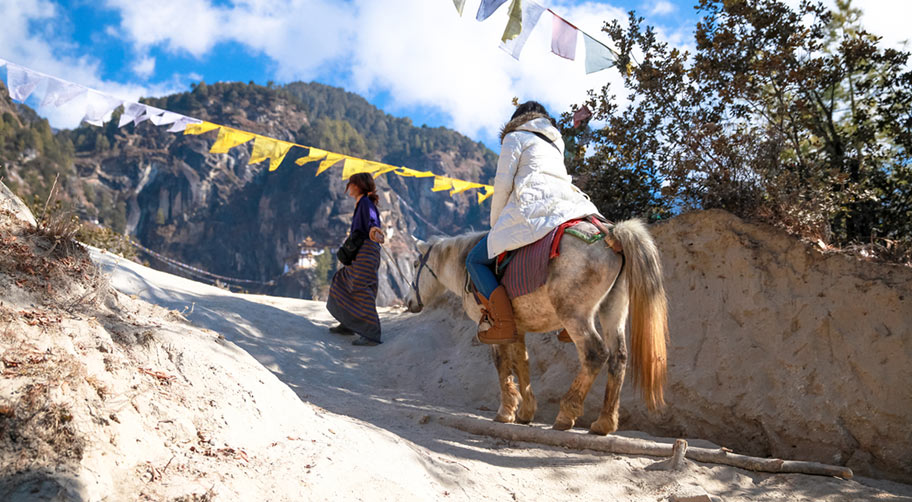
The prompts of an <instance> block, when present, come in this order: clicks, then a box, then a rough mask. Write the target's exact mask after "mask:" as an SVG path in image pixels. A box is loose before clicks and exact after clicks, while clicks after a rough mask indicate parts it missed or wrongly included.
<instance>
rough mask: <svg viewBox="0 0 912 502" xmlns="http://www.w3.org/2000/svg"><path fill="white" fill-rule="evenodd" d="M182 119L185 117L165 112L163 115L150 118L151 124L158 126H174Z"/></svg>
mask: <svg viewBox="0 0 912 502" xmlns="http://www.w3.org/2000/svg"><path fill="white" fill-rule="evenodd" d="M182 117H184V116H183V115H181V114H180V113H174V112H169V111H163V112H162V114H161V115H157V114H156V115H153V116H151V117H149V122H152V123H153V124H154V125H157V126H161V125H168V124H173V123H175V122H177V121H178V120H180V119H181V118H182Z"/></svg>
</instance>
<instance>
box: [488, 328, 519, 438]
mask: <svg viewBox="0 0 912 502" xmlns="http://www.w3.org/2000/svg"><path fill="white" fill-rule="evenodd" d="M513 345H516V344H508V345H492V346H491V349H492V351H493V353H494V366H496V367H497V379H498V381H499V382H500V408H498V410H497V416H496V417H494V421H495V422H503V423H508V424H509V423H513V421H514V420H515V418H516V408H517V406H518V405H519V391H517V390H516V385H515V384H514V383H513V372H512V367H513V364H512V362H511V358H510V353H509V351H510V349H509V347H511V346H513Z"/></svg>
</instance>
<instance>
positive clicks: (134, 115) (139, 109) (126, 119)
mask: <svg viewBox="0 0 912 502" xmlns="http://www.w3.org/2000/svg"><path fill="white" fill-rule="evenodd" d="M145 113H146V107H145V105H141V104H139V103H124V111H123V113H122V114H121V115H120V122H118V124H117V127H123V126H125V125H127V124H129V123H130V122H133V123H134V125H136V124H139V122H137V121H136V120H137V119H138V118H139V117H141V116H142V115H143V114H145ZM140 122H141V121H140Z"/></svg>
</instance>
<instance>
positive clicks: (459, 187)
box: [450, 179, 484, 196]
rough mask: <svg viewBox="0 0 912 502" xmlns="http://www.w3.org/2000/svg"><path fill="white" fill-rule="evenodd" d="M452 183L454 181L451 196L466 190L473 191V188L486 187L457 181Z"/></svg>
mask: <svg viewBox="0 0 912 502" xmlns="http://www.w3.org/2000/svg"><path fill="white" fill-rule="evenodd" d="M452 181H453V190H452V191H450V196H453V195H456V194H458V193H462V192H465V191H466V190H471V189H473V188H481V187H483V186H484V185H482V184H481V183H473V182H471V181H463V180H455V179H454V180H452Z"/></svg>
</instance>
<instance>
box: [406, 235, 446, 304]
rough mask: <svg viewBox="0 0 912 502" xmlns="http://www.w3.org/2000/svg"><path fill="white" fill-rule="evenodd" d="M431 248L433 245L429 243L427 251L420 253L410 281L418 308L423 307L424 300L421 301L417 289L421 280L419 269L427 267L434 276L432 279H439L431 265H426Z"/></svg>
mask: <svg viewBox="0 0 912 502" xmlns="http://www.w3.org/2000/svg"><path fill="white" fill-rule="evenodd" d="M432 249H434V245H433V244H431V245H430V246H429V247H428V249H427V251H425V252H424V254H422V255H421V256H420V257H419V258H418V269H417V270H416V271H415V279H414V280H413V281H412V291H414V292H415V298H416V299H417V300H418V308H419V309H423V308H424V302H422V301H421V292H420V291H418V283H419V282H420V281H421V271H422V270H423V269H425V268H427V269H428V272H430V273H431V275H433V276H434V279H437V280H438V281H439V280H440V279H439V278H438V277H437V274H435V273H434V269H432V268H431V266H430V265H428V259H429V258H430V257H431V250H432Z"/></svg>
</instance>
